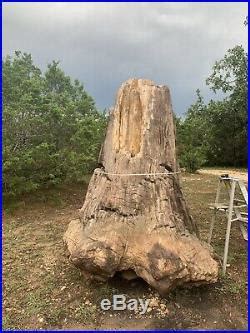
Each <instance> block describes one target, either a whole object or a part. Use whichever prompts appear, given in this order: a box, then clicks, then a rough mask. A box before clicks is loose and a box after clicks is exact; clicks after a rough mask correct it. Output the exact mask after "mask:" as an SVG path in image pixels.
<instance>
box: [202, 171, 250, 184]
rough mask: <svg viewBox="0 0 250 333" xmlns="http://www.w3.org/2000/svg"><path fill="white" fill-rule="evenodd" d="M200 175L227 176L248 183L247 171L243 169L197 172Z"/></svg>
mask: <svg viewBox="0 0 250 333" xmlns="http://www.w3.org/2000/svg"><path fill="white" fill-rule="evenodd" d="M199 173H200V174H208V175H214V176H220V175H222V174H229V175H230V176H231V177H235V178H239V179H241V180H243V181H244V182H247V181H248V174H247V170H245V169H241V170H239V169H231V168H225V169H224V168H222V169H220V168H218V169H214V168H209V169H201V170H199Z"/></svg>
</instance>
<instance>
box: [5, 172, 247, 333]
mask: <svg viewBox="0 0 250 333" xmlns="http://www.w3.org/2000/svg"><path fill="white" fill-rule="evenodd" d="M216 182H217V177H215V176H212V175H208V174H202V175H199V174H197V175H184V176H183V177H182V187H183V191H184V193H185V197H186V200H187V202H188V204H189V207H190V210H191V214H192V215H193V218H194V219H195V220H196V222H197V223H198V225H199V228H200V231H201V237H202V239H204V240H205V239H206V237H207V232H208V228H209V223H210V219H211V211H210V210H209V209H208V204H209V203H210V202H212V201H213V200H214V196H215V190H216ZM85 191H86V185H78V186H68V187H67V188H57V189H54V190H50V191H45V192H39V193H37V194H36V196H35V197H34V196H32V197H31V196H27V197H25V198H22V200H20V201H19V202H15V203H8V208H7V209H5V216H4V262H3V277H4V298H3V308H4V316H3V326H4V329H60V328H64V329H67V328H68V329H69V328H71V329H73V328H74V329H87V328H102V329H104V328H111V329H112V328H113V329H114V328H123V329H126V328H127V329H128V328H133V329H139V328H141V329H143V328H166V329H167V328H172V329H178V328H179V329H181V328H183V329H185V328H193V329H197V328H202V329H205V328H210V329H215V328H221V329H222V328H227V329H235V328H237V329H246V327H247V313H246V312H247V284H246V281H247V268H246V258H247V252H246V251H247V246H246V243H245V242H244V240H243V239H242V237H241V234H240V232H239V230H238V228H237V227H236V226H235V227H234V228H233V232H232V239H231V243H230V253H229V262H230V267H229V268H228V274H227V276H226V278H220V281H219V282H218V283H217V284H215V285H212V286H206V287H199V288H192V289H177V290H175V291H174V292H172V293H170V294H169V295H168V296H167V297H166V298H161V297H159V300H160V302H161V303H164V304H165V305H166V306H167V309H168V313H167V314H166V315H165V316H163V317H162V316H159V315H158V312H157V309H154V310H153V311H152V312H150V313H148V314H147V315H146V316H144V317H143V318H140V317H139V316H138V315H136V314H134V313H130V312H123V313H114V312H113V311H108V312H105V313H104V312H102V311H101V309H100V300H101V299H102V298H107V297H111V296H112V294H114V293H123V294H126V295H127V296H128V297H131V298H132V297H134V298H136V297H141V298H152V297H158V296H157V294H156V293H155V292H154V291H152V290H151V289H150V288H149V287H148V286H147V285H146V283H144V282H143V281H140V280H138V281H136V282H126V281H121V280H120V279H119V278H118V277H116V278H114V279H113V280H111V281H109V282H108V283H105V284H97V283H95V284H87V283H86V281H85V280H84V278H83V277H82V276H81V274H80V272H79V271H78V270H77V269H76V268H75V267H73V266H72V265H71V264H70V263H69V262H68V259H67V257H66V254H65V252H64V249H63V246H62V235H63V233H64V231H65V229H66V227H67V224H68V222H69V220H70V219H72V218H74V217H76V215H77V209H78V208H80V207H81V205H82V202H83V199H84V194H85ZM224 234H225V221H224V220H223V219H222V218H221V219H219V220H218V223H217V225H216V229H215V235H214V240H213V245H214V248H215V249H216V251H217V253H218V254H222V253H223V246H224Z"/></svg>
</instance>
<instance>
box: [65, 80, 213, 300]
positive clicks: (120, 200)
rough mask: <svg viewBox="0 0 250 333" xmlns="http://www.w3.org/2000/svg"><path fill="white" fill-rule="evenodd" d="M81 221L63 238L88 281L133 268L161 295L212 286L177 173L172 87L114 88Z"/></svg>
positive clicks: (206, 250) (207, 258)
mask: <svg viewBox="0 0 250 333" xmlns="http://www.w3.org/2000/svg"><path fill="white" fill-rule="evenodd" d="M99 159H100V160H99V163H100V166H101V167H100V168H99V169H96V170H95V172H94V174H93V176H92V178H91V181H90V183H89V187H88V191H87V195H86V198H85V202H84V205H83V207H82V209H81V210H80V216H79V219H77V220H74V221H71V222H70V224H69V227H68V230H67V231H66V233H65V235H64V241H65V243H66V244H67V248H68V250H69V253H70V260H71V261H72V262H73V263H74V264H75V265H76V266H78V267H79V268H80V269H81V270H82V271H83V272H84V273H85V275H86V276H87V277H88V278H92V279H97V280H103V281H104V280H107V279H108V278H110V277H112V276H113V275H114V274H115V273H116V272H117V271H125V272H127V271H131V270H132V271H134V272H135V273H136V275H137V276H139V277H141V278H143V279H144V280H145V281H147V282H148V283H149V284H150V285H151V286H153V287H154V288H156V289H157V290H158V291H159V292H160V293H162V294H164V293H166V292H168V291H169V290H170V289H172V288H173V287H175V286H177V285H180V284H187V283H188V284H201V283H212V282H215V281H216V280H217V277H218V264H217V262H216V261H215V260H214V259H213V254H212V251H211V248H210V247H209V245H208V244H205V243H203V242H201V241H200V239H199V235H198V229H197V226H196V224H195V223H194V221H193V220H192V218H191V216H190V214H189V211H188V208H187V205H186V203H185V200H184V198H183V195H182V192H181V188H180V185H179V179H178V174H172V175H168V176H167V175H166V176H165V175H157V176H128V177H120V176H119V175H108V174H103V173H102V171H105V172H107V173H113V174H119V173H155V172H164V171H165V170H168V171H170V172H171V171H172V172H175V171H177V161H176V149H175V126H174V120H173V112H172V105H171V99H170V92H169V89H168V88H167V87H166V86H158V85H155V84H154V83H153V82H152V81H149V80H142V79H139V80H137V79H131V80H128V81H126V82H125V83H124V84H123V85H122V86H121V88H120V89H119V91H118V94H117V99H116V104H115V107H114V109H113V110H112V112H111V114H110V116H109V122H108V128H107V133H106V138H105V141H104V144H103V147H102V151H101V153H100V158H99Z"/></svg>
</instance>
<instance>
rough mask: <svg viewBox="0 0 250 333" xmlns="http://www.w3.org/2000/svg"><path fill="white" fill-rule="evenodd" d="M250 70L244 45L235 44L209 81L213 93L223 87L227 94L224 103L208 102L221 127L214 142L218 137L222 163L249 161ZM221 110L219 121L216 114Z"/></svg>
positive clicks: (240, 164) (212, 115) (232, 163)
mask: <svg viewBox="0 0 250 333" xmlns="http://www.w3.org/2000/svg"><path fill="white" fill-rule="evenodd" d="M247 70H248V66H247V54H246V52H245V51H244V49H243V47H242V46H236V47H234V48H233V49H230V50H228V52H227V54H226V55H225V57H224V58H223V59H222V60H220V61H217V62H216V63H215V65H214V67H213V72H212V74H211V75H210V76H209V78H208V79H207V81H206V82H207V84H208V85H210V86H211V89H212V90H213V91H214V92H217V91H218V90H222V91H223V92H224V93H227V94H228V96H227V97H225V99H224V100H223V105H222V103H214V102H211V103H210V105H209V108H210V116H211V117H215V119H214V124H217V127H218V126H219V127H220V130H219V129H218V130H217V131H216V133H217V136H216V137H215V138H214V141H215V140H217V142H218V143H219V145H220V147H221V149H222V150H223V151H224V154H223V155H224V156H225V159H224V160H222V163H223V164H226V165H234V166H242V165H246V164H247V162H246V161H247V91H248V83H247ZM216 106H217V107H218V112H217V111H216ZM222 113H223V115H221V118H220V122H218V121H217V120H218V119H217V115H218V114H222ZM225 139H226V140H225ZM229 149H230V151H231V154H230V153H229ZM226 152H228V153H226Z"/></svg>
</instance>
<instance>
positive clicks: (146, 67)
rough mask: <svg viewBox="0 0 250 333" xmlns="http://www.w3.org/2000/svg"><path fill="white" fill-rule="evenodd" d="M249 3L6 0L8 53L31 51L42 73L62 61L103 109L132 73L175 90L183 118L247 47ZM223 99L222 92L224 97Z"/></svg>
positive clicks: (210, 95)
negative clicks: (224, 61)
mask: <svg viewBox="0 0 250 333" xmlns="http://www.w3.org/2000/svg"><path fill="white" fill-rule="evenodd" d="M246 16H247V3H244V2H242V3H239V2H235V3H232V2H230V3H223V2H221V3H194V2H193V3H192V2H189V3H186V2H185V3H184V2H183V3H171V2H168V3H125V2H124V3H72V2H71V3H65V2H61V3H53V2H51V3H48V2H47V3H3V51H2V53H3V54H2V55H3V57H4V56H6V55H7V54H9V55H13V52H14V51H15V50H21V51H23V52H27V53H31V54H32V57H33V60H34V63H35V64H36V65H37V66H38V67H40V68H41V69H42V70H45V69H46V66H47V64H49V63H50V62H51V61H52V60H60V63H61V67H62V69H63V70H64V71H65V73H66V74H67V75H70V76H71V77H72V78H74V79H79V80H80V81H81V82H82V83H83V84H84V87H85V89H86V91H87V92H88V93H89V94H90V95H91V96H92V97H93V98H94V99H95V101H96V104H97V107H98V108H99V109H100V110H103V109H104V108H109V107H111V106H112V105H113V104H114V100H115V96H116V92H117V89H118V88H119V86H120V85H121V84H122V82H124V81H126V80H127V79H129V78H145V79H151V80H153V81H154V82H155V83H156V84H162V85H167V86H168V87H169V88H170V91H171V96H172V104H173V108H174V112H175V113H176V114H177V115H183V114H184V113H185V112H186V111H187V109H188V107H189V106H190V105H191V104H192V103H193V102H194V101H195V98H196V94H195V91H196V89H197V88H199V89H200V90H201V93H202V95H203V96H204V97H205V100H207V101H208V100H209V99H210V98H214V95H213V93H212V92H211V90H209V87H207V86H206V84H205V80H206V78H207V77H208V76H209V74H210V73H211V69H212V66H213V64H214V62H215V61H216V60H219V59H221V58H223V57H224V55H225V53H226V51H227V50H228V49H229V48H233V47H234V46H235V45H243V47H244V48H245V49H246V50H247V28H246V27H245V26H244V24H243V22H244V20H245V18H246ZM221 97H222V96H221V95H219V98H221Z"/></svg>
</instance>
